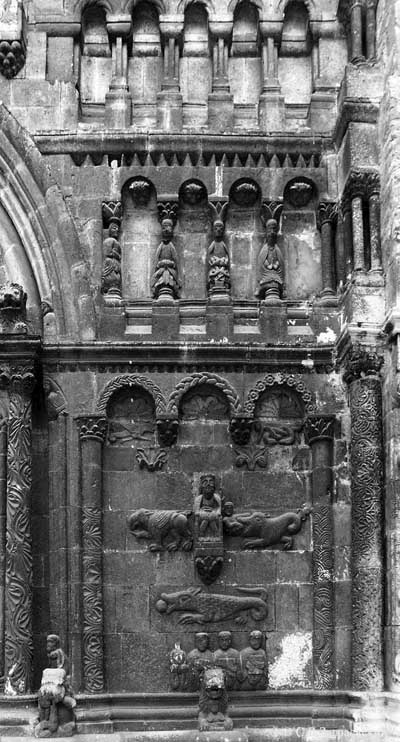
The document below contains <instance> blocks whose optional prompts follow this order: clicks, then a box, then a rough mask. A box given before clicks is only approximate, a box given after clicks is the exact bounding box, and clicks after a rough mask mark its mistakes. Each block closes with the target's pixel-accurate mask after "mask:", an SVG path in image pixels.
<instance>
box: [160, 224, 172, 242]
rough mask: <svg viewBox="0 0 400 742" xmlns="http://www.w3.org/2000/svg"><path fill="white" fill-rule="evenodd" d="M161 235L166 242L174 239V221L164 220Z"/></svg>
mask: <svg viewBox="0 0 400 742" xmlns="http://www.w3.org/2000/svg"><path fill="white" fill-rule="evenodd" d="M161 233H162V237H163V240H164V241H165V242H169V240H171V239H172V235H173V234H174V223H173V221H172V219H168V218H166V219H163V220H162V222H161Z"/></svg>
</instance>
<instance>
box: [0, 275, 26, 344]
mask: <svg viewBox="0 0 400 742" xmlns="http://www.w3.org/2000/svg"><path fill="white" fill-rule="evenodd" d="M26 300H27V295H26V292H25V291H24V289H23V287H22V286H20V285H19V284H18V283H11V282H10V281H7V283H5V284H3V285H2V286H0V332H4V333H14V334H22V333H26V331H27V326H26V323H25V320H26Z"/></svg>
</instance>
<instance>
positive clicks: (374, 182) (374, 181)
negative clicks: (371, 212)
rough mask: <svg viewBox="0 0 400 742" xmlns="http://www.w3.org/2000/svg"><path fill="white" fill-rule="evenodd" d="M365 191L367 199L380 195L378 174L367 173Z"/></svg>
mask: <svg viewBox="0 0 400 742" xmlns="http://www.w3.org/2000/svg"><path fill="white" fill-rule="evenodd" d="M366 189H367V196H368V198H371V197H372V196H379V195H380V190H381V181H380V177H379V173H374V172H371V173H367V177H366Z"/></svg>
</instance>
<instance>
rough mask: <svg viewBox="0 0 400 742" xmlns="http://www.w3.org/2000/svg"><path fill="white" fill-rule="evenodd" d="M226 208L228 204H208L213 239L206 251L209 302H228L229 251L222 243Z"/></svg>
mask: <svg viewBox="0 0 400 742" xmlns="http://www.w3.org/2000/svg"><path fill="white" fill-rule="evenodd" d="M227 208H228V202H226V203H223V204H220V203H217V204H212V203H210V210H211V214H212V219H213V237H214V239H213V241H212V242H211V245H210V246H209V248H208V250H207V270H208V275H207V290H208V295H209V297H210V300H211V301H218V302H222V303H224V302H227V301H229V297H230V288H231V275H230V259H229V250H228V248H227V246H226V244H225V242H224V234H225V217H226V211H227Z"/></svg>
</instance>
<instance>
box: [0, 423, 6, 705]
mask: <svg viewBox="0 0 400 742" xmlns="http://www.w3.org/2000/svg"><path fill="white" fill-rule="evenodd" d="M6 510H7V420H6V419H5V418H2V419H0V678H4V673H5V657H4V640H5V617H6V616H5V587H6ZM1 691H2V688H0V692H1Z"/></svg>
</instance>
